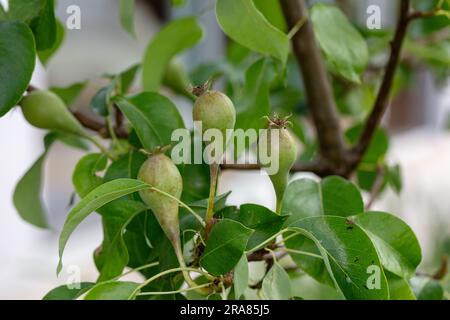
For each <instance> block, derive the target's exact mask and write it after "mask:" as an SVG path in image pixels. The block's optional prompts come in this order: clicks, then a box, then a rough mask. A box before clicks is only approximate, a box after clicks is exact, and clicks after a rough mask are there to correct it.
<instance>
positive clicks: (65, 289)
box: [42, 282, 95, 300]
mask: <svg viewBox="0 0 450 320" xmlns="http://www.w3.org/2000/svg"><path fill="white" fill-rule="evenodd" d="M94 285H95V283H92V282H81V283H77V284H72V285H71V287H69V286H68V285H65V284H64V285H62V286H59V287H57V288H55V289H53V290H51V291H50V292H48V293H47V294H46V295H45V297H43V298H42V300H75V299H77V298H78V297H80V296H81V295H83V294H84V293H85V292H86V291H88V290H89V289H90V288H92V286H94ZM77 287H79V288H77Z"/></svg>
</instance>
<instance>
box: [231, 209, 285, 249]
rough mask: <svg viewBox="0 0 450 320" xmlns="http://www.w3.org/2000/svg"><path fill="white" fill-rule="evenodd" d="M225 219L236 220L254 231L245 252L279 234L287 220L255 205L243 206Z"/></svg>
mask: <svg viewBox="0 0 450 320" xmlns="http://www.w3.org/2000/svg"><path fill="white" fill-rule="evenodd" d="M225 217H226V218H227V219H232V220H236V221H238V222H240V223H242V224H243V225H244V226H246V227H247V228H250V229H253V230H254V232H253V234H252V235H251V237H250V239H249V240H248V243H247V250H250V249H253V248H256V247H257V246H259V245H260V244H261V243H263V242H264V241H266V240H267V239H269V238H270V237H272V236H273V235H275V234H276V233H277V232H279V231H280V230H281V228H282V227H283V224H284V222H285V220H286V218H287V217H286V216H280V215H278V214H276V213H275V212H273V211H271V210H269V209H267V208H266V207H263V206H259V205H256V204H243V205H241V206H240V208H239V211H237V212H232V213H231V214H228V215H226V216H225Z"/></svg>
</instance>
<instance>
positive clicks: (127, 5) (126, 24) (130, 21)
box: [119, 0, 135, 36]
mask: <svg viewBox="0 0 450 320" xmlns="http://www.w3.org/2000/svg"><path fill="white" fill-rule="evenodd" d="M134 3H135V1H134V0H120V2H119V13H120V23H121V24H122V27H123V28H124V29H125V31H126V32H128V33H129V34H130V35H132V36H135V31H134Z"/></svg>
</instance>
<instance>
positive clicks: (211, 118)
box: [193, 88, 236, 148]
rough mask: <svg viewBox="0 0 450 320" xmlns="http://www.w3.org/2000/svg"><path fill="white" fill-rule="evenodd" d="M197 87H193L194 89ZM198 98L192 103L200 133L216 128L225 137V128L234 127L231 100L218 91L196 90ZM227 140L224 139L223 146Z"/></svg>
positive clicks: (234, 120) (234, 119)
mask: <svg viewBox="0 0 450 320" xmlns="http://www.w3.org/2000/svg"><path fill="white" fill-rule="evenodd" d="M196 89H198V88H195V89H194V92H195V90H196ZM197 95H198V98H197V100H196V101H195V103H194V109H193V119H194V121H201V123H202V131H203V132H202V133H204V132H205V131H206V130H208V129H218V130H220V131H221V132H222V135H223V137H224V138H225V139H226V131H227V129H234V125H235V123H236V110H235V109H234V105H233V102H232V101H231V100H230V98H228V97H227V96H226V95H225V94H223V93H222V92H219V91H214V90H211V91H206V92H202V91H201V90H200V92H197ZM227 142H228V140H224V148H225V147H226V145H227Z"/></svg>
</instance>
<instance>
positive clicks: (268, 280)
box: [262, 263, 292, 300]
mask: <svg viewBox="0 0 450 320" xmlns="http://www.w3.org/2000/svg"><path fill="white" fill-rule="evenodd" d="M262 292H263V294H264V296H265V297H266V299H269V300H289V299H290V298H291V297H292V288H291V281H290V279H289V275H288V274H287V272H286V271H285V270H284V268H283V267H282V266H280V265H279V264H278V263H275V264H274V265H273V266H272V268H270V270H269V272H268V273H267V274H266V276H265V277H264V280H263V283H262Z"/></svg>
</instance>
